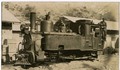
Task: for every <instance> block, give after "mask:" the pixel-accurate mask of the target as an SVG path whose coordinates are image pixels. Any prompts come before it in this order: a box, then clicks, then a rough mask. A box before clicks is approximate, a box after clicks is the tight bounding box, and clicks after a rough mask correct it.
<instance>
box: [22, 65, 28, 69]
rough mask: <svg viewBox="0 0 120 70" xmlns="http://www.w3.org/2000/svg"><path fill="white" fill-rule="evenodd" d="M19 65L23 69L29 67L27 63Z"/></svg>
mask: <svg viewBox="0 0 120 70" xmlns="http://www.w3.org/2000/svg"><path fill="white" fill-rule="evenodd" d="M21 67H22V68H23V69H28V68H29V66H28V65H21Z"/></svg>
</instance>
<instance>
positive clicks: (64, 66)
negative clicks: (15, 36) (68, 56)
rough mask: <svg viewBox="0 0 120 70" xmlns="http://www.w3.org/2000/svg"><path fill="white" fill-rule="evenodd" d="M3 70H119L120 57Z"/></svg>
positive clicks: (7, 66)
mask: <svg viewBox="0 0 120 70" xmlns="http://www.w3.org/2000/svg"><path fill="white" fill-rule="evenodd" d="M1 68H2V70H119V55H118V54H113V55H100V56H99V57H98V59H97V60H94V61H89V60H87V61H86V60H77V61H71V62H61V63H52V64H48V65H39V66H37V67H30V68H29V69H23V68H21V67H20V66H13V65H2V66H1Z"/></svg>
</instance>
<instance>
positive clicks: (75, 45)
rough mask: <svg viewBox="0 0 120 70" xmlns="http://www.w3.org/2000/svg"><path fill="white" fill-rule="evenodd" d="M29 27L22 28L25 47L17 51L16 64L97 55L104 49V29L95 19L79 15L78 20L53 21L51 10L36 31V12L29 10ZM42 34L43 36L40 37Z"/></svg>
mask: <svg viewBox="0 0 120 70" xmlns="http://www.w3.org/2000/svg"><path fill="white" fill-rule="evenodd" d="M30 22H31V24H30V28H31V29H30V31H29V30H28V28H27V27H24V28H23V29H22V28H21V32H23V34H24V36H23V42H22V43H21V44H22V46H23V48H22V49H20V50H18V52H17V53H16V62H15V64H16V65H21V66H26V65H32V64H35V63H38V62H40V61H45V60H47V61H59V60H62V59H71V60H74V59H85V58H87V59H94V58H97V57H98V54H97V53H98V51H102V50H103V45H104V41H105V39H104V38H105V33H103V32H105V31H104V29H101V25H99V24H94V23H93V21H92V20H88V19H80V20H77V21H76V22H75V23H67V24H66V23H64V22H63V21H62V20H60V22H58V23H56V24H53V23H52V21H51V20H50V16H49V14H48V15H46V18H45V20H44V21H42V22H41V31H35V26H36V25H35V23H36V13H35V12H31V13H30ZM41 36H42V38H41Z"/></svg>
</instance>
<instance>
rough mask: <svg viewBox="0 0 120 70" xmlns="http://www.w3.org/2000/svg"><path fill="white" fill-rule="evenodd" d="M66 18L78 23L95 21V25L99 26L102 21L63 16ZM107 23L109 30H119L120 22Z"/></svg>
mask: <svg viewBox="0 0 120 70" xmlns="http://www.w3.org/2000/svg"><path fill="white" fill-rule="evenodd" d="M63 17H64V18H66V19H68V20H70V21H72V22H76V21H77V20H93V22H94V23H95V24H98V23H99V22H100V21H101V20H97V19H88V18H79V17H70V16H63ZM105 22H106V23H107V30H119V27H118V26H119V25H118V22H113V21H105Z"/></svg>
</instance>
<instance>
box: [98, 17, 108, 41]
mask: <svg viewBox="0 0 120 70" xmlns="http://www.w3.org/2000/svg"><path fill="white" fill-rule="evenodd" d="M98 24H99V25H100V30H101V33H102V38H103V40H106V34H107V24H106V22H105V19H104V18H102V21H101V22H100V23H98Z"/></svg>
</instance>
